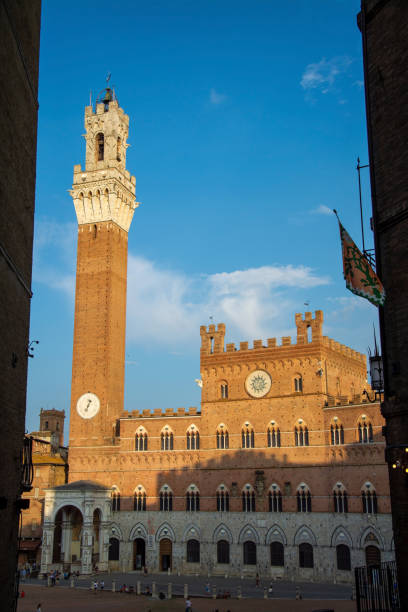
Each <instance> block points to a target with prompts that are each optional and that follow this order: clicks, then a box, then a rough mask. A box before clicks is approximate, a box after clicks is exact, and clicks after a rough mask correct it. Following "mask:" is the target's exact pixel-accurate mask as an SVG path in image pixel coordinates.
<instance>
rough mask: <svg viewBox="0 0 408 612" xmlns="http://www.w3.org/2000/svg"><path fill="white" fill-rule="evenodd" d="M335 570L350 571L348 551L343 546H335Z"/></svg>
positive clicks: (346, 547) (347, 548)
mask: <svg viewBox="0 0 408 612" xmlns="http://www.w3.org/2000/svg"><path fill="white" fill-rule="evenodd" d="M336 556H337V569H338V570H348V571H350V570H351V559H350V549H349V547H348V546H346V545H345V544H339V545H338V546H336Z"/></svg>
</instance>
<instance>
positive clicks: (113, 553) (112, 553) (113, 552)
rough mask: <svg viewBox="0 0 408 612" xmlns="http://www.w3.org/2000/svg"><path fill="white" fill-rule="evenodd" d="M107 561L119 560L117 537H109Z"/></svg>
mask: <svg viewBox="0 0 408 612" xmlns="http://www.w3.org/2000/svg"><path fill="white" fill-rule="evenodd" d="M108 559H109V561H119V540H118V538H109V553H108Z"/></svg>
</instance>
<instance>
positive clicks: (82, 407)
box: [76, 393, 101, 419]
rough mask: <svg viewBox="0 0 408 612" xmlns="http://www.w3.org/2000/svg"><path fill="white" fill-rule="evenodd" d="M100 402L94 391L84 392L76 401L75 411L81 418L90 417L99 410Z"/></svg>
mask: <svg viewBox="0 0 408 612" xmlns="http://www.w3.org/2000/svg"><path fill="white" fill-rule="evenodd" d="M100 406H101V403H100V401H99V397H98V396H97V395H95V393H84V394H83V395H81V397H80V398H79V400H78V401H77V406H76V408H77V412H78V414H79V416H80V417H82V418H83V419H92V417H94V416H95V415H96V414H98V412H99V408H100Z"/></svg>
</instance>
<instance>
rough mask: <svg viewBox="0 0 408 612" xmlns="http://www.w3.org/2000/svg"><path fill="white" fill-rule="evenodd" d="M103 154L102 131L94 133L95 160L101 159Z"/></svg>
mask: <svg viewBox="0 0 408 612" xmlns="http://www.w3.org/2000/svg"><path fill="white" fill-rule="evenodd" d="M104 156H105V137H104V135H103V134H102V132H99V134H97V135H96V161H103V158H104Z"/></svg>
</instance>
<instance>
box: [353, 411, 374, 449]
mask: <svg viewBox="0 0 408 612" xmlns="http://www.w3.org/2000/svg"><path fill="white" fill-rule="evenodd" d="M357 430H358V441H359V442H360V444H370V443H371V442H373V426H372V425H371V423H370V421H369V420H368V419H367V417H366V415H365V414H363V416H362V417H361V418H360V419H359V422H358V425H357Z"/></svg>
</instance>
